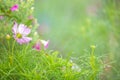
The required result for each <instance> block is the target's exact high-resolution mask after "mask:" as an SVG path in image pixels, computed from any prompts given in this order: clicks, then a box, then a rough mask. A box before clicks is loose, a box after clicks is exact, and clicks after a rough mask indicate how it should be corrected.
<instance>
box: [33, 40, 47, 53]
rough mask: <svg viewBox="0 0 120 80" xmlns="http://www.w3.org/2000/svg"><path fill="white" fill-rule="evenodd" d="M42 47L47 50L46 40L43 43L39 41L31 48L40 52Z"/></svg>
mask: <svg viewBox="0 0 120 80" xmlns="http://www.w3.org/2000/svg"><path fill="white" fill-rule="evenodd" d="M42 45H43V46H44V49H47V48H48V45H49V40H47V41H45V40H40V41H38V42H37V43H36V44H35V45H34V46H33V49H36V50H37V51H40V50H41V46H42Z"/></svg>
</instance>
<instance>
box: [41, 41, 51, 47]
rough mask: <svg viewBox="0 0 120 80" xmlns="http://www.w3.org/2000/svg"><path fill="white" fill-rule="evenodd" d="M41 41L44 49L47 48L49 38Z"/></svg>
mask: <svg viewBox="0 0 120 80" xmlns="http://www.w3.org/2000/svg"><path fill="white" fill-rule="evenodd" d="M40 41H41V43H42V44H43V46H44V49H47V48H48V45H49V40H47V41H45V40H40Z"/></svg>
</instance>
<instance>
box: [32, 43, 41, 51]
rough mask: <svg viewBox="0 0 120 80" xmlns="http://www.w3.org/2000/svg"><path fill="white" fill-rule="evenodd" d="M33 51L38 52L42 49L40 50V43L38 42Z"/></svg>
mask: <svg viewBox="0 0 120 80" xmlns="http://www.w3.org/2000/svg"><path fill="white" fill-rule="evenodd" d="M33 49H36V50H37V51H40V50H41V48H40V42H37V43H36V44H35V45H34V46H33Z"/></svg>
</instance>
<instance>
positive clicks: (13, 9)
mask: <svg viewBox="0 0 120 80" xmlns="http://www.w3.org/2000/svg"><path fill="white" fill-rule="evenodd" d="M10 10H11V11H17V10H18V4H15V5H13V6H12V7H11V8H10Z"/></svg>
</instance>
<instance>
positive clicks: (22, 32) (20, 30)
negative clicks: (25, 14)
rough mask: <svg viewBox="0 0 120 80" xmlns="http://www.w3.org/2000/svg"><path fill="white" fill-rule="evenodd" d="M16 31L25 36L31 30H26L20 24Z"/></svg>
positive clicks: (25, 27)
mask: <svg viewBox="0 0 120 80" xmlns="http://www.w3.org/2000/svg"><path fill="white" fill-rule="evenodd" d="M18 31H19V33H20V34H22V35H24V36H26V35H28V34H29V33H30V32H31V29H29V28H27V26H25V25H24V24H20V25H19V27H18Z"/></svg>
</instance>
